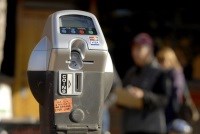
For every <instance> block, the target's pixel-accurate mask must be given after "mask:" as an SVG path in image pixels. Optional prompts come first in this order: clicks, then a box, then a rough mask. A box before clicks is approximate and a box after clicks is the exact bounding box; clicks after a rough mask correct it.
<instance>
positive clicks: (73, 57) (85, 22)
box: [27, 10, 113, 134]
mask: <svg viewBox="0 0 200 134" xmlns="http://www.w3.org/2000/svg"><path fill="white" fill-rule="evenodd" d="M71 22H72V23H71ZM27 73H28V80H29V85H30V88H31V91H32V93H33V95H34V97H35V99H36V100H37V101H38V102H39V104H40V122H41V133H42V134H43V133H45V134H46V133H49V134H55V133H58V134H69V133H73V134H78V133H81V134H83V133H91V134H100V133H101V127H102V123H101V120H102V119H101V116H102V107H103V104H104V101H105V98H106V97H107V95H108V93H109V92H110V89H111V85H112V82H113V65H112V60H111V57H110V54H109V53H108V48H107V44H106V41H105V38H104V36H103V33H102V31H101V28H100V26H99V23H98V21H97V19H96V18H95V16H94V15H92V14H91V13H88V12H83V11H77V10H64V11H59V12H55V13H54V14H52V15H50V16H49V18H48V20H47V22H46V25H45V28H44V33H43V36H42V39H41V41H40V42H39V43H38V44H37V46H36V47H35V48H34V50H33V51H32V54H31V56H30V59H29V65H28V71H27Z"/></svg>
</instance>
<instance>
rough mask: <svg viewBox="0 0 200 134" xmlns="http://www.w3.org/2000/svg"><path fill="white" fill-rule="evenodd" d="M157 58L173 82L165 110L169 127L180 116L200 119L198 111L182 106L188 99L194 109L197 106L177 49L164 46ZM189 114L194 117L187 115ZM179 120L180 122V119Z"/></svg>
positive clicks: (185, 118) (169, 127) (184, 118)
mask: <svg viewBox="0 0 200 134" xmlns="http://www.w3.org/2000/svg"><path fill="white" fill-rule="evenodd" d="M157 58H158V61H159V63H160V65H161V67H162V68H163V69H164V70H166V71H167V72H168V74H169V77H170V78H171V82H172V84H171V85H172V86H171V87H172V88H171V90H170V99H169V101H168V105H167V107H166V110H165V114H166V123H167V126H168V129H169V130H170V129H171V126H173V123H174V121H175V120H177V119H178V118H182V119H183V121H184V120H185V121H189V120H188V119H187V118H193V119H194V120H196V119H198V118H199V117H198V112H197V111H182V110H183V109H182V108H183V107H182V106H183V104H184V102H186V101H187V102H186V103H189V105H191V106H192V110H195V109H196V108H195V107H194V106H195V105H194V104H193V101H192V99H191V97H190V93H189V90H188V86H187V82H186V79H185V75H184V72H183V68H182V66H181V64H180V62H179V60H178V58H177V56H176V54H175V51H174V50H173V49H172V48H171V47H163V48H161V49H160V50H159V51H158V53H157ZM181 112H185V113H181ZM186 112H188V113H186ZM190 112H191V113H190ZM193 112H194V115H190V114H193ZM196 113H197V114H196ZM180 114H182V115H180ZM188 115H189V116H194V117H187V116H188ZM184 116H185V117H184ZM183 121H182V122H183ZM178 122H180V119H179V121H178ZM187 123H189V122H187ZM175 124H176V123H175ZM188 125H189V124H188Z"/></svg>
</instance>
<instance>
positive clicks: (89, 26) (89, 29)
mask: <svg viewBox="0 0 200 134" xmlns="http://www.w3.org/2000/svg"><path fill="white" fill-rule="evenodd" d="M59 21H60V33H61V34H87V35H97V32H96V29H95V26H94V23H93V21H92V19H91V18H90V17H87V16H82V15H65V16H61V17H60V20H59Z"/></svg>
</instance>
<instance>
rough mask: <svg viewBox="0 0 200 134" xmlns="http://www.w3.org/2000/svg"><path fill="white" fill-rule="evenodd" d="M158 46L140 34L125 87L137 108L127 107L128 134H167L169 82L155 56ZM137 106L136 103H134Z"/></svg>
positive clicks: (125, 128) (125, 109) (124, 118)
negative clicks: (137, 103) (166, 112)
mask: <svg viewBox="0 0 200 134" xmlns="http://www.w3.org/2000/svg"><path fill="white" fill-rule="evenodd" d="M153 50H154V42H153V39H152V37H151V36H150V35H149V34H148V33H139V34H138V35H136V36H135V37H134V39H133V42H132V44H131V55H132V58H133V60H134V62H135V66H133V67H132V68H130V70H128V71H127V73H126V75H125V77H124V79H123V87H124V89H125V90H128V92H129V93H130V94H131V97H133V98H134V99H135V100H137V99H138V101H140V102H141V103H140V104H141V106H140V107H137V108H128V107H124V110H123V115H122V117H123V121H122V129H123V131H124V133H125V134H164V133H166V121H165V113H164V110H165V107H166V105H167V102H168V93H167V91H169V89H168V88H170V87H169V84H168V78H167V77H166V76H167V75H166V74H165V72H164V71H163V70H162V69H161V68H160V67H159V64H158V62H157V60H156V58H155V56H154V53H153ZM132 103H134V102H132Z"/></svg>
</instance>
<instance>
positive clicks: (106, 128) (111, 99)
mask: <svg viewBox="0 0 200 134" xmlns="http://www.w3.org/2000/svg"><path fill="white" fill-rule="evenodd" d="M113 72H114V79H113V84H112V87H111V91H110V93H109V94H108V97H107V98H106V100H105V103H104V109H103V120H102V121H103V122H102V133H103V134H110V111H109V109H110V107H111V106H113V105H114V104H115V103H116V99H117V97H116V94H115V90H117V89H118V88H121V87H122V81H121V78H120V77H119V74H118V72H117V70H116V68H115V66H114V67H113Z"/></svg>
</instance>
